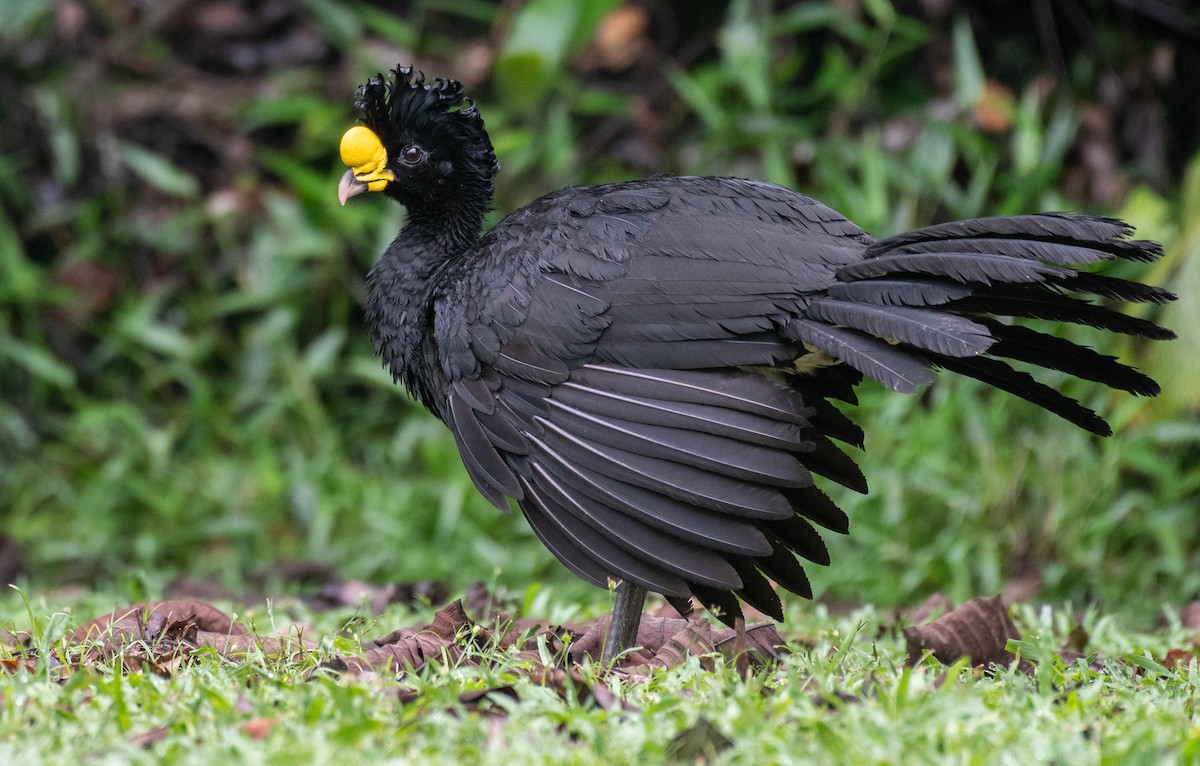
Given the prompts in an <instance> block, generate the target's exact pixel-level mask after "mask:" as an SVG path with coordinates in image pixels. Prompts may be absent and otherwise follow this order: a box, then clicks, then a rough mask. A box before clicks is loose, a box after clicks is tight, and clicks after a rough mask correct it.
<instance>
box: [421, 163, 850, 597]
mask: <svg viewBox="0 0 1200 766" xmlns="http://www.w3.org/2000/svg"><path fill="white" fill-rule="evenodd" d="M751 220H752V221H754V225H748V221H751ZM798 227H803V228H804V229H805V231H807V232H809V234H808V235H807V236H803V237H798V236H797V229H798ZM867 241H868V240H867V239H866V237H865V235H864V234H863V233H862V232H861V231H860V230H859V229H857V227H854V226H853V225H852V224H850V223H849V222H847V221H846V220H845V219H843V218H842V217H841V216H838V215H837V214H835V213H833V212H832V211H830V210H828V209H827V208H825V207H823V206H821V205H819V204H818V203H816V202H813V201H812V200H809V199H808V198H806V197H802V196H801V195H797V194H795V193H793V192H790V191H787V190H784V189H780V188H779V187H775V186H771V185H768V184H759V183H753V182H736V181H719V182H718V181H714V180H713V179H703V180H701V179H672V183H670V184H663V183H656V182H653V181H651V182H643V183H639V184H635V185H619V186H614V187H596V188H594V189H589V190H586V191H585V192H583V193H581V192H579V191H576V192H574V193H573V194H572V195H571V196H570V197H563V196H558V197H556V196H551V197H549V198H545V199H543V200H542V201H539V202H538V203H535V204H534V205H533V206H531V207H530V208H527V209H526V210H524V211H522V213H521V214H519V217H518V218H515V219H510V220H509V221H505V222H504V223H502V224H501V225H500V227H498V228H497V229H496V230H494V231H493V232H492V233H491V234H489V236H488V237H486V238H485V239H484V240H483V242H482V243H481V246H480V249H479V250H477V251H476V255H477V256H478V258H479V260H478V261H476V262H475V263H473V264H472V263H459V264H455V266H454V267H453V273H447V274H446V275H445V278H443V279H441V280H440V282H441V284H444V285H447V290H448V291H453V292H447V293H446V294H445V296H444V297H445V300H443V301H441V302H440V303H439V304H437V305H438V306H442V305H444V306H447V307H449V306H454V307H457V310H455V311H448V310H447V311H441V310H438V308H436V307H435V321H434V333H433V335H434V338H435V343H436V354H435V356H436V358H437V360H438V362H439V365H440V372H441V374H442V375H443V376H444V378H445V380H444V384H445V385H444V388H445V389H446V390H447V397H446V404H445V407H444V410H443V412H442V413H441V414H442V416H443V419H444V420H445V421H446V423H447V425H448V426H449V427H450V428H451V430H452V431H453V432H454V435H455V438H456V440H457V442H458V447H459V450H460V452H461V453H462V456H463V461H464V463H465V465H466V467H467V470H468V472H469V473H470V475H471V477H472V479H473V480H474V482H475V484H476V485H477V486H478V487H479V489H480V491H481V492H483V494H484V495H485V496H486V497H488V499H489V500H490V501H491V502H492V503H494V504H495V505H497V506H498V507H500V508H503V509H507V507H508V499H509V498H512V499H515V500H516V501H517V502H518V504H519V506H520V508H521V510H522V512H523V513H524V515H525V517H526V518H527V519H528V520H529V523H530V525H531V526H532V528H533V529H534V531H535V532H536V533H537V535H538V536H539V538H541V540H542V541H543V542H544V543H545V544H546V546H547V547H548V548H549V549H550V550H551V551H552V552H553V553H554V554H555V555H556V556H557V557H558V559H559V560H560V561H562V562H563V564H564V565H566V566H567V567H568V568H569V569H571V570H572V571H574V572H575V573H576V574H577V575H579V576H580V577H582V578H583V579H585V580H587V581H589V582H592V583H595V584H597V585H604V584H605V583H606V581H607V580H608V579H609V578H620V579H624V580H628V581H631V582H634V583H636V584H638V585H641V586H642V587H645V588H647V589H649V590H653V591H656V592H659V593H662V594H664V595H666V596H668V597H670V598H672V599H673V600H674V601H676V602H677V603H680V602H682V601H684V600H686V599H687V598H688V597H691V596H696V597H697V598H699V599H700V601H701V602H702V603H703V604H705V605H706V606H709V607H710V608H713V609H714V611H715V612H717V613H718V615H720V616H721V617H722V618H723V619H726V620H732V619H733V618H734V617H736V616H738V615H740V614H741V611H740V608H739V606H738V598H740V599H742V600H744V601H746V602H747V603H749V604H751V605H752V606H754V607H756V608H758V609H760V610H762V611H763V612H765V613H767V614H770V615H772V616H775V617H777V618H780V619H781V618H782V610H781V606H780V603H779V600H778V598H777V597H776V595H775V594H774V592H773V590H772V588H771V586H770V583H769V582H768V578H770V579H772V580H775V581H776V582H777V583H779V584H781V585H783V586H784V587H786V588H788V589H789V590H792V591H794V592H796V593H799V594H802V595H806V596H811V591H810V588H809V584H808V580H807V578H806V577H805V574H804V571H803V569H802V568H801V566H800V565H799V563H798V562H797V560H796V558H795V554H799V555H800V556H802V557H804V558H806V559H808V560H810V561H813V562H817V563H822V564H824V563H827V562H828V556H827V553H826V550H825V546H824V544H823V543H822V542H821V539H820V537H819V535H818V534H817V532H816V530H815V527H814V524H815V525H819V526H824V527H826V528H829V529H832V530H835V531H839V532H845V531H846V529H847V519H846V517H845V515H844V514H843V513H842V512H841V511H840V510H838V509H837V508H836V507H835V506H834V505H833V503H832V502H830V501H829V499H828V498H827V497H826V496H825V495H824V494H823V493H821V492H820V490H818V489H817V488H816V487H814V486H813V477H812V473H813V472H816V473H819V474H824V475H826V476H829V477H831V478H833V479H835V480H837V481H840V482H842V483H844V484H846V485H848V486H851V487H854V488H856V489H859V490H864V491H865V488H866V487H865V482H864V481H863V478H862V475H861V473H859V471H858V469H857V467H855V465H854V464H853V462H852V461H850V459H849V458H848V457H846V456H845V455H844V454H843V453H842V452H841V450H839V449H838V448H837V447H836V446H835V445H834V444H833V442H832V441H831V439H830V437H831V436H832V437H834V438H839V439H841V440H844V441H850V442H859V441H860V439H861V434H860V433H859V432H858V430H857V428H855V427H854V426H853V425H851V424H850V423H849V422H848V421H846V420H845V419H844V418H843V417H842V416H841V415H840V414H839V413H838V412H837V411H836V410H835V409H834V408H833V407H831V406H829V405H826V404H825V402H824V399H823V398H822V397H821V396H820V394H819V393H818V392H816V391H815V390H814V391H810V392H809V393H808V394H807V395H804V394H802V393H801V391H800V390H798V389H797V388H796V387H795V386H794V385H786V384H785V383H783V382H781V381H780V380H777V379H774V378H772V377H767V376H764V375H763V374H760V373H758V372H754V371H753V370H754V369H758V368H768V367H776V366H779V365H782V364H787V363H790V362H791V360H794V359H795V358H796V357H797V356H798V355H800V354H802V353H803V349H802V347H801V346H800V345H799V344H798V343H797V342H796V341H794V340H790V339H788V338H786V337H784V336H783V335H782V334H781V333H780V331H779V328H780V327H781V326H784V325H786V324H787V323H788V321H789V320H790V319H791V318H793V317H795V316H796V315H797V314H798V313H799V312H800V311H802V309H803V307H804V306H805V305H806V304H807V303H808V302H809V300H810V299H811V297H812V296H813V295H814V294H816V293H818V292H820V291H823V290H825V288H827V287H828V286H829V284H831V283H832V282H833V281H834V274H835V273H836V271H837V270H838V269H839V268H841V267H843V266H845V265H847V264H850V263H853V262H855V261H856V260H858V259H861V257H862V253H863V251H864V250H865V247H866V242H867ZM798 245H799V246H800V247H801V248H803V249H804V250H805V252H803V253H797V252H796V250H797V246H798ZM497 273H503V274H504V275H505V279H506V280H507V281H506V282H505V283H503V284H497V283H496V282H495V280H494V277H493V280H492V281H490V282H488V283H484V282H482V281H481V280H479V279H478V278H476V277H475V276H474V275H480V274H490V275H494V274H497ZM463 306H467V307H468V308H467V309H466V310H465V311H463V310H462V307H463ZM830 370H831V372H829V373H828V374H827V375H825V376H823V377H821V378H820V380H822V381H823V384H826V385H829V386H831V387H832V389H831V390H833V389H836V390H837V391H843V390H848V389H849V384H851V383H853V382H854V380H853V379H848V378H850V377H851V376H852V375H853V373H852V372H851V371H846V370H845V369H844V368H840V369H839V368H830ZM843 395H844V394H843Z"/></svg>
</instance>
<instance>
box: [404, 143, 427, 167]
mask: <svg viewBox="0 0 1200 766" xmlns="http://www.w3.org/2000/svg"><path fill="white" fill-rule="evenodd" d="M400 159H402V160H404V163H405V164H406V165H416V164H417V163H418V162H420V161H421V160H423V159H425V150H424V149H422V148H421V147H419V146H410V147H408V148H407V149H405V150H404V152H403V153H401V155H400Z"/></svg>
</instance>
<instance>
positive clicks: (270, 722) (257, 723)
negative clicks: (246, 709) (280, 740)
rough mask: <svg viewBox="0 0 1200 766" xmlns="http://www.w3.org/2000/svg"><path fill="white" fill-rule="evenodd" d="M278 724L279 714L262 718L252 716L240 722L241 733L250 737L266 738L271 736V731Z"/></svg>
mask: <svg viewBox="0 0 1200 766" xmlns="http://www.w3.org/2000/svg"><path fill="white" fill-rule="evenodd" d="M278 725H279V716H276V715H273V716H269V717H264V718H252V719H250V720H249V721H246V722H245V723H243V724H242V733H244V734H245V735H246V736H247V737H249V738H250V739H266V738H267V737H269V736H271V732H272V731H273V730H274V729H275V727H276V726H278Z"/></svg>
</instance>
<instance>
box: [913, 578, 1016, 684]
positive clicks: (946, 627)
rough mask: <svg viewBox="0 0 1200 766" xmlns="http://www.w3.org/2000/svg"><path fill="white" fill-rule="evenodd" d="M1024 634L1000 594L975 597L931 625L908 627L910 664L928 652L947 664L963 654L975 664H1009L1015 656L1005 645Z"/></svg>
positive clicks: (919, 659) (918, 660)
mask: <svg viewBox="0 0 1200 766" xmlns="http://www.w3.org/2000/svg"><path fill="white" fill-rule="evenodd" d="M1020 637H1021V634H1020V633H1018V632H1017V628H1016V626H1015V625H1013V621H1012V618H1010V617H1009V616H1008V608H1007V607H1006V606H1005V605H1004V602H1003V601H1002V600H1001V599H1000V597H999V596H993V597H991V598H973V599H971V600H970V601H968V602H967V603H965V604H963V605H962V606H960V607H958V608H957V609H954V610H952V611H950V612H948V613H946V614H944V615H942V616H941V617H939V618H938V619H937V620H934V621H933V622H931V623H929V624H928V625H922V626H921V627H919V628H905V630H904V639H905V641H906V642H907V644H908V665H909V666H910V667H911V666H915V665H916V664H917V663H919V662H920V661H921V659H922V658H923V657H924V655H925V652H926V651H929V652H930V653H932V654H933V656H934V658H935V659H937V660H938V661H939V662H941V663H944V664H947V665H948V664H950V663H952V662H954V661H955V660H957V659H958V658H959V657H966V658H968V660H969V661H970V663H971V664H972V665H975V666H979V665H990V664H997V665H1007V664H1008V663H1010V662H1012V661H1013V660H1014V659H1015V657H1014V656H1013V655H1012V653H1011V652H1009V651H1008V650H1007V649H1006V648H1005V646H1006V644H1007V643H1008V641H1009V640H1010V639H1016V638H1020Z"/></svg>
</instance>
